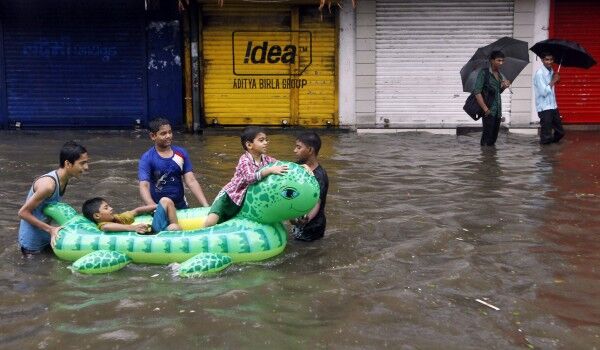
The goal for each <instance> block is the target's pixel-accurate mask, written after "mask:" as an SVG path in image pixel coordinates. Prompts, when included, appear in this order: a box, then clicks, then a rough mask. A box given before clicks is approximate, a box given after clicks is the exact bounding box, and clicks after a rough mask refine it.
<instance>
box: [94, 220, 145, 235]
mask: <svg viewBox="0 0 600 350" xmlns="http://www.w3.org/2000/svg"><path fill="white" fill-rule="evenodd" d="M148 227H149V226H148V225H147V224H133V225H124V224H117V223H116V222H109V223H106V224H104V225H102V227H101V228H100V229H101V230H102V231H104V232H117V231H135V232H137V233H146V232H148Z"/></svg>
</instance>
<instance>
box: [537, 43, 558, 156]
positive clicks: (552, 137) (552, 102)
mask: <svg viewBox="0 0 600 350" xmlns="http://www.w3.org/2000/svg"><path fill="white" fill-rule="evenodd" d="M539 56H540V58H541V59H542V63H543V64H544V66H543V67H540V68H539V69H538V70H537V72H535V75H534V77H533V88H534V90H535V106H536V109H537V112H538V117H539V118H540V125H541V127H542V130H541V132H540V143H541V144H542V145H545V144H549V143H553V142H558V141H559V140H560V139H561V138H563V136H565V131H564V129H563V126H562V121H561V119H560V114H559V113H558V106H557V104H556V95H555V94H554V85H556V83H558V82H559V81H560V76H559V75H558V73H556V72H554V70H553V69H552V64H553V63H554V56H552V54H551V53H549V52H542V53H540V55H539Z"/></svg>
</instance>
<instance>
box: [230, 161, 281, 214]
mask: <svg viewBox="0 0 600 350" xmlns="http://www.w3.org/2000/svg"><path fill="white" fill-rule="evenodd" d="M276 161H277V159H275V158H273V157H269V156H267V155H261V156H260V162H258V163H256V162H255V161H254V159H253V158H252V154H250V152H245V153H244V154H242V156H241V157H240V160H239V161H238V165H237V166H236V167H235V174H234V175H233V177H232V178H231V180H230V181H229V183H228V184H227V185H225V187H223V189H222V190H221V192H226V193H227V195H229V198H231V200H232V201H233V202H234V203H235V204H237V205H239V206H241V205H242V201H243V200H244V196H245V195H246V190H247V189H248V186H250V185H252V184H253V183H255V182H258V181H260V180H261V176H260V171H259V170H260V169H261V168H262V167H264V166H265V165H267V164H271V163H273V162H276Z"/></svg>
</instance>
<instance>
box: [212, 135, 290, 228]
mask: <svg viewBox="0 0 600 350" xmlns="http://www.w3.org/2000/svg"><path fill="white" fill-rule="evenodd" d="M240 138H241V142H242V147H243V148H244V150H245V152H244V154H242V156H241V157H240V159H239V161H238V165H237V166H236V168H235V174H234V175H233V178H232V179H231V181H229V183H228V184H227V185H225V187H223V189H222V190H221V192H219V194H218V195H217V198H215V201H214V203H213V204H212V206H211V208H210V212H209V214H208V217H207V218H206V221H205V222H204V227H209V226H213V225H216V224H218V223H221V222H224V221H227V220H229V219H231V218H232V217H234V216H235V214H237V213H238V212H239V211H240V209H241V207H242V202H243V201H244V196H245V195H246V190H247V189H248V186H250V185H251V184H253V183H255V182H257V181H260V180H261V179H263V178H265V177H267V176H269V175H271V174H276V175H282V174H284V173H286V172H287V170H288V167H287V166H285V165H279V166H272V167H269V168H266V169H262V170H260V169H261V168H262V167H264V166H265V165H267V164H271V163H273V162H275V161H276V159H275V158H273V157H269V156H268V155H267V145H268V144H269V141H268V140H267V134H266V133H265V130H264V129H262V128H260V127H257V126H248V127H246V128H245V129H244V130H243V131H242V135H240ZM259 170H260V171H259Z"/></svg>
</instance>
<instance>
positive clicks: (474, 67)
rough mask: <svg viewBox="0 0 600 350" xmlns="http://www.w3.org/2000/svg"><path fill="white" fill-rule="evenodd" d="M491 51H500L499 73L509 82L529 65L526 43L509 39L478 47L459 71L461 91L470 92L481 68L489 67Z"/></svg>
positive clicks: (504, 38)
mask: <svg viewBox="0 0 600 350" xmlns="http://www.w3.org/2000/svg"><path fill="white" fill-rule="evenodd" d="M492 51H501V52H502V53H503V54H504V56H506V57H505V59H504V64H503V65H502V67H500V72H501V73H502V75H504V77H505V78H506V79H508V80H510V81H511V82H512V81H514V80H515V78H516V77H517V76H518V75H519V73H521V71H522V70H523V68H525V66H527V65H528V64H529V52H528V51H527V42H525V41H522V40H517V39H513V38H509V37H507V36H505V37H503V38H500V39H498V40H496V41H494V42H493V43H491V44H489V45H487V46H484V47H480V48H479V49H477V51H475V54H474V55H473V57H471V59H470V60H469V62H467V64H465V65H464V66H463V67H462V69H461V70H460V78H461V79H462V84H463V91H465V92H471V91H472V90H473V87H474V86H475V80H477V74H479V70H480V69H481V68H487V67H489V66H490V54H491V53H492Z"/></svg>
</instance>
